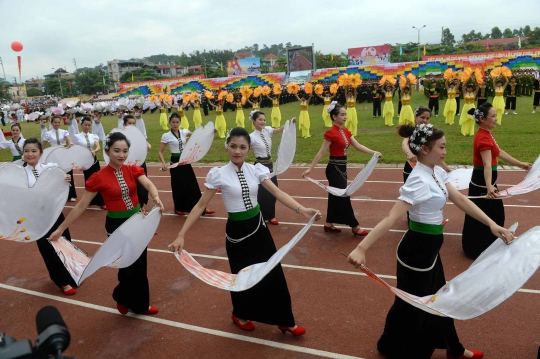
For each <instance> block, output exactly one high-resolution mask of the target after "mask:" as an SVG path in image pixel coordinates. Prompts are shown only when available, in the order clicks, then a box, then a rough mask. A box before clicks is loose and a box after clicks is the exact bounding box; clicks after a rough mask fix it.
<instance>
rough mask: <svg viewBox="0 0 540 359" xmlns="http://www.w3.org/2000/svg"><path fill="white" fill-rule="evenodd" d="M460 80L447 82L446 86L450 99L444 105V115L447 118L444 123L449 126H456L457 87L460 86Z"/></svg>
mask: <svg viewBox="0 0 540 359" xmlns="http://www.w3.org/2000/svg"><path fill="white" fill-rule="evenodd" d="M456 82H458V80H452V81H448V80H447V81H445V83H444V86H445V87H446V94H447V96H448V98H447V99H446V103H445V104H444V110H443V114H444V117H446V120H445V121H444V123H445V124H447V125H453V124H454V117H455V116H456V111H457V102H456V86H459V82H458V83H457V84H456Z"/></svg>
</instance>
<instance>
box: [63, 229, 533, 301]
mask: <svg viewBox="0 0 540 359" xmlns="http://www.w3.org/2000/svg"><path fill="white" fill-rule="evenodd" d="M72 241H73V242H77V243H86V244H93V245H98V246H101V245H103V243H100V242H93V241H84V240H81V239H72ZM148 251H149V252H156V253H164V254H171V252H170V251H167V250H164V249H153V248H148ZM190 254H191V255H192V256H193V257H200V258H208V259H218V260H223V261H227V260H229V259H228V258H227V257H220V256H213V255H208V254H196V253H190ZM281 266H282V267H286V268H294V269H302V270H308V271H315V272H325V273H334V274H346V275H356V276H363V277H367V275H366V274H365V273H363V272H360V271H356V272H353V271H346V270H340V269H330V268H320V267H307V266H297V265H293V264H283V263H282V264H281ZM377 276H378V277H380V278H384V279H394V280H396V279H397V277H396V276H395V275H387V274H377ZM518 292H522V293H531V294H540V290H536V289H523V288H522V289H519V290H518Z"/></svg>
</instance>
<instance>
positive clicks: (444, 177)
mask: <svg viewBox="0 0 540 359" xmlns="http://www.w3.org/2000/svg"><path fill="white" fill-rule="evenodd" d="M435 175H436V176H437V177H439V178H440V179H441V180H442V182H443V183H442V184H447V183H448V182H450V179H449V178H448V173H447V172H446V171H445V170H444V169H443V168H442V167H439V166H435Z"/></svg>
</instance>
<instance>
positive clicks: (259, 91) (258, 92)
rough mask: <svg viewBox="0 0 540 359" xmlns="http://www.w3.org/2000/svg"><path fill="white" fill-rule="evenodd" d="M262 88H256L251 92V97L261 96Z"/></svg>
mask: <svg viewBox="0 0 540 359" xmlns="http://www.w3.org/2000/svg"><path fill="white" fill-rule="evenodd" d="M261 91H262V87H261V86H257V87H256V88H255V90H253V97H259V96H261Z"/></svg>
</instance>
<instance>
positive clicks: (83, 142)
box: [73, 116, 107, 210]
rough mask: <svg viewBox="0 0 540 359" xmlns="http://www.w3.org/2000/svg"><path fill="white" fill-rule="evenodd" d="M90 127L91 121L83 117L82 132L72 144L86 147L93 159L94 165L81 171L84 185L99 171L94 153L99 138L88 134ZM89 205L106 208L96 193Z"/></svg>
mask: <svg viewBox="0 0 540 359" xmlns="http://www.w3.org/2000/svg"><path fill="white" fill-rule="evenodd" d="M91 127H92V119H90V117H88V116H84V117H83V118H82V119H81V128H82V132H81V133H78V134H76V135H75V137H73V142H74V143H75V144H76V145H79V146H83V147H86V148H87V149H88V151H90V152H91V153H92V157H94V164H93V165H92V166H91V167H90V168H88V169H87V170H84V171H83V174H84V183H85V184H86V181H88V179H89V178H90V177H91V176H92V175H93V174H94V173H96V172H99V170H100V169H101V167H100V165H99V160H98V158H97V156H96V152H98V151H99V150H100V149H101V147H100V146H99V137H98V136H97V135H94V134H92V133H90V129H91ZM90 205H94V206H99V207H101V209H103V210H106V209H107V207H106V206H105V202H104V201H103V197H102V196H101V193H98V194H97V195H96V196H95V197H94V198H93V199H92V201H91V202H90Z"/></svg>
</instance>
